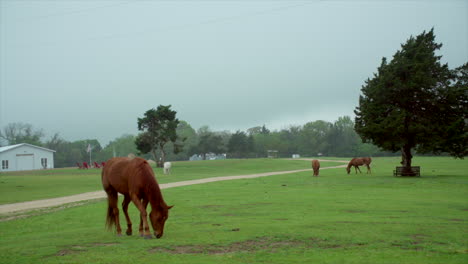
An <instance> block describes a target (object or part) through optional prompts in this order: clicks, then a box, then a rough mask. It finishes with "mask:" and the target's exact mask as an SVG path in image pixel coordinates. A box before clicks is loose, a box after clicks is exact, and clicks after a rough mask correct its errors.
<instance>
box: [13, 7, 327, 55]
mask: <svg viewBox="0 0 468 264" xmlns="http://www.w3.org/2000/svg"><path fill="white" fill-rule="evenodd" d="M265 1H266V0H265ZM320 1H321V0H317V1H301V3H298V4H291V5H285V6H280V7H274V8H269V9H264V10H259V11H255V12H251V13H247V14H239V15H233V16H228V17H221V18H213V19H206V20H201V21H197V22H194V23H187V24H184V25H180V26H174V27H165V28H162V27H147V28H145V29H144V30H139V31H133V32H125V33H115V34H108V35H99V36H93V37H87V38H84V39H81V40H78V41H94V40H101V39H102V40H103V39H113V38H126V37H128V36H134V35H144V34H148V33H151V34H154V33H162V32H170V31H181V30H187V29H190V28H194V27H198V26H204V25H211V24H220V23H227V22H230V21H236V20H240V19H245V18H249V17H256V16H263V15H267V14H270V13H275V12H281V11H284V10H289V9H294V8H299V7H302V6H306V5H309V4H311V3H317V2H320ZM272 2H276V1H272ZM80 11H84V10H80ZM74 41H77V40H74ZM54 44H58V43H57V42H43V43H39V45H54ZM15 46H17V47H31V46H32V45H31V44H30V43H27V44H24V45H22V44H15ZM34 46H35V47H37V46H38V45H37V43H36V44H35V45H34Z"/></svg>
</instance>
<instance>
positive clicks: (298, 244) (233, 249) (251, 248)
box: [149, 230, 365, 255]
mask: <svg viewBox="0 0 468 264" xmlns="http://www.w3.org/2000/svg"><path fill="white" fill-rule="evenodd" d="M233 231H234V230H233ZM364 245H365V244H364V243H358V244H350V245H341V244H336V243H332V242H330V241H327V240H323V239H319V238H310V239H308V240H304V241H303V240H295V239H286V240H278V239H274V238H269V237H262V238H258V239H254V240H246V241H242V242H235V243H232V244H229V245H224V246H222V245H181V246H172V247H153V248H151V249H150V250H149V253H168V254H176V255H177V254H208V255H220V254H229V253H238V252H257V251H268V252H276V251H277V250H279V249H282V248H321V249H333V248H344V247H350V246H364Z"/></svg>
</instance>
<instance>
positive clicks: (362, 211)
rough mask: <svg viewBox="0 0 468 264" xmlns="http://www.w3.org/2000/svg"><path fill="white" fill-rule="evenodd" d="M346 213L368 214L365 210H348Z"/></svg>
mask: <svg viewBox="0 0 468 264" xmlns="http://www.w3.org/2000/svg"><path fill="white" fill-rule="evenodd" d="M345 212H346V213H351V214H361V213H366V212H367V211H364V210H346V211H345Z"/></svg>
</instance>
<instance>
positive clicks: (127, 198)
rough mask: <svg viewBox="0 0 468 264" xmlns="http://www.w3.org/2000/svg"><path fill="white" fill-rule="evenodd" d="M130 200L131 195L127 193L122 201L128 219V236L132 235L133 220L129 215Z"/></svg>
mask: <svg viewBox="0 0 468 264" xmlns="http://www.w3.org/2000/svg"><path fill="white" fill-rule="evenodd" d="M130 201H131V199H130V196H129V195H125V198H124V201H123V202H122V209H123V211H124V215H125V219H126V220H127V231H126V232H125V233H126V234H127V236H131V235H132V220H130V217H129V216H128V204H129V203H130Z"/></svg>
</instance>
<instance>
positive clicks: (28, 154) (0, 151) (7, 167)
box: [0, 143, 55, 172]
mask: <svg viewBox="0 0 468 264" xmlns="http://www.w3.org/2000/svg"><path fill="white" fill-rule="evenodd" d="M54 152H55V150H51V149H46V148H43V147H38V146H34V145H31V144H27V143H22V144H17V145H11V146H6V147H0V161H1V162H2V164H1V167H0V171H2V172H4V171H23V170H40V169H53V168H54Z"/></svg>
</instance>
